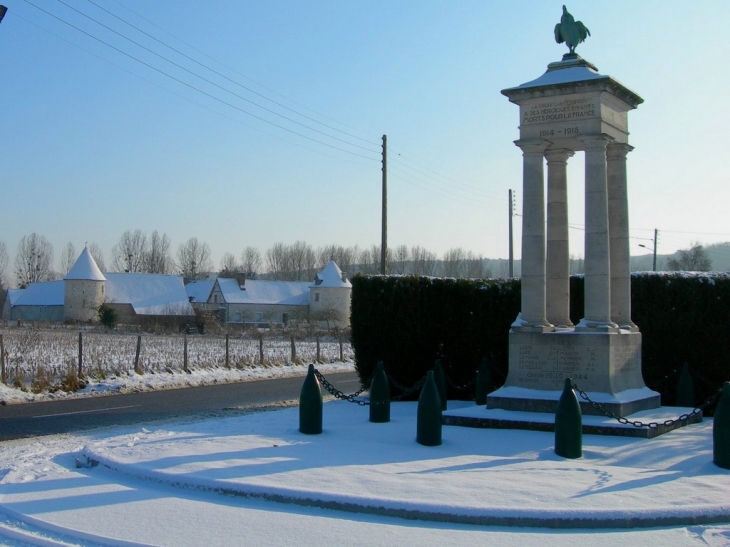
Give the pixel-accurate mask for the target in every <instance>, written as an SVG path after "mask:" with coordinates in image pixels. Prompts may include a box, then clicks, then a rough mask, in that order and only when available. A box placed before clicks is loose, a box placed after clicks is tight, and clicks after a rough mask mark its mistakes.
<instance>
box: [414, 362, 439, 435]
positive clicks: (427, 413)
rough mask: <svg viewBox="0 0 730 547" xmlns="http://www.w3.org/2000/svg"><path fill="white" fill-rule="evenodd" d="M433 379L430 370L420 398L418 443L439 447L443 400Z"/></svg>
mask: <svg viewBox="0 0 730 547" xmlns="http://www.w3.org/2000/svg"><path fill="white" fill-rule="evenodd" d="M433 377H434V374H433V371H432V370H429V371H428V375H427V376H426V383H425V384H424V386H423V388H422V389H421V396H420V397H419V398H418V424H417V433H416V442H418V443H419V444H422V445H424V446H439V445H440V444H441V426H442V410H441V398H440V397H439V393H438V388H437V387H436V382H435V381H434V378H433Z"/></svg>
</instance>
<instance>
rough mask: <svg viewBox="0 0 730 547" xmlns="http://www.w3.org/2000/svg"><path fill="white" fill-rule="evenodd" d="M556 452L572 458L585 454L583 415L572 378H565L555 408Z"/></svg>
mask: <svg viewBox="0 0 730 547" xmlns="http://www.w3.org/2000/svg"><path fill="white" fill-rule="evenodd" d="M555 454H557V455H558V456H561V457H563V458H571V459H575V458H580V457H581V456H582V455H583V415H582V414H581V411H580V404H579V403H578V398H577V397H576V396H575V392H574V391H573V382H572V380H571V379H570V378H566V379H565V386H564V387H563V393H562V394H561V395H560V400H558V408H557V409H556V410H555Z"/></svg>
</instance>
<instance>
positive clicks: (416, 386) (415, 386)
mask: <svg viewBox="0 0 730 547" xmlns="http://www.w3.org/2000/svg"><path fill="white" fill-rule="evenodd" d="M425 383H426V377H425V376H424V377H423V378H421V379H420V380H418V382H416V383H415V384H413V385H412V386H411V387H409V388H407V389H406V390H405V391H403V393H401V394H400V395H396V396H395V397H391V401H401V400H403V399H405V398H406V397H408V396H409V395H410V394H411V393H415V392H416V391H418V390H419V389H421V388H422V387H423V386H424V385H425Z"/></svg>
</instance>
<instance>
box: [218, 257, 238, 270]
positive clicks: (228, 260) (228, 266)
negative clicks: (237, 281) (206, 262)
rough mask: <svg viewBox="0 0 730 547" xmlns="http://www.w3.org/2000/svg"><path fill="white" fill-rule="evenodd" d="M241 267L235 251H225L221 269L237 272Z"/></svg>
mask: <svg viewBox="0 0 730 547" xmlns="http://www.w3.org/2000/svg"><path fill="white" fill-rule="evenodd" d="M239 269H240V268H239V267H238V262H236V256H235V255H234V254H233V253H223V257H221V271H222V272H228V273H236V272H237V271H238V270H239Z"/></svg>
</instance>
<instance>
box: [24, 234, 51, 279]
mask: <svg viewBox="0 0 730 547" xmlns="http://www.w3.org/2000/svg"><path fill="white" fill-rule="evenodd" d="M15 276H16V277H17V278H18V284H19V285H20V287H21V288H25V287H27V286H28V285H30V284H31V283H35V282H37V281H49V280H51V279H53V277H54V272H53V245H51V243H50V241H48V240H47V239H46V238H45V237H43V236H41V235H38V234H36V233H35V232H33V233H32V234H30V235H28V236H23V239H21V240H20V243H18V252H17V254H16V255H15Z"/></svg>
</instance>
